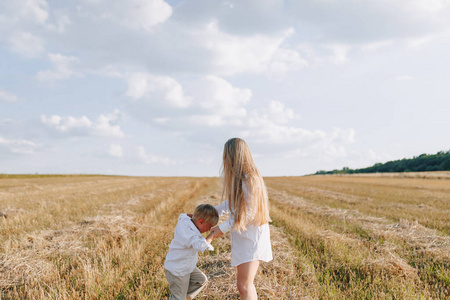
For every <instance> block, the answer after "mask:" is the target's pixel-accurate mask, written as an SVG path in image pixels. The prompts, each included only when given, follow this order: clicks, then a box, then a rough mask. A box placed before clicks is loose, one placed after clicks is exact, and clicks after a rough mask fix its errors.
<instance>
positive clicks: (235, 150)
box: [222, 138, 271, 231]
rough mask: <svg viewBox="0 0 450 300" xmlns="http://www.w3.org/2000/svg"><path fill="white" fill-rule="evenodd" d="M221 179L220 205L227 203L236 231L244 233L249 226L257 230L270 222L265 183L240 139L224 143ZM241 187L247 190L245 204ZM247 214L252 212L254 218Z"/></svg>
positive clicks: (248, 149) (244, 143)
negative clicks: (226, 200) (223, 202)
mask: <svg viewBox="0 0 450 300" xmlns="http://www.w3.org/2000/svg"><path fill="white" fill-rule="evenodd" d="M222 176H223V181H224V185H223V192H222V201H224V200H225V199H228V205H229V208H230V211H231V212H232V213H233V214H234V225H233V228H234V229H235V230H237V231H241V230H246V225H248V224H249V223H250V224H252V225H255V226H260V225H263V224H266V223H268V222H270V221H271V219H270V216H269V201H268V196H267V190H266V186H265V184H264V180H263V178H262V176H261V174H260V173H259V171H258V169H257V168H256V165H255V162H254V161H253V157H252V153H251V152H250V148H249V147H248V145H247V143H246V142H245V141H244V140H243V139H240V138H232V139H229V140H228V141H227V142H226V143H225V146H224V149H223V165H222ZM244 183H245V184H246V186H247V187H248V190H247V197H248V199H247V202H248V203H246V201H245V195H244V188H243V184H244ZM249 210H250V211H252V212H253V214H254V215H253V216H250V215H249V213H250V212H249ZM250 217H253V220H251V219H250V220H249V218H250Z"/></svg>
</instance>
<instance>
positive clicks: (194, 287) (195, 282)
mask: <svg viewBox="0 0 450 300" xmlns="http://www.w3.org/2000/svg"><path fill="white" fill-rule="evenodd" d="M207 282H208V277H206V275H205V274H204V273H203V272H202V271H200V269H199V268H197V267H196V268H195V269H194V271H192V273H191V278H190V280H189V289H188V293H187V296H188V299H194V297H195V296H197V295H198V293H200V291H201V290H202V289H203V288H204V287H205V286H206V283H207Z"/></svg>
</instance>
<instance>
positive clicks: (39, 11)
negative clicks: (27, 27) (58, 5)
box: [0, 0, 49, 24]
mask: <svg viewBox="0 0 450 300" xmlns="http://www.w3.org/2000/svg"><path fill="white" fill-rule="evenodd" d="M0 8H1V10H0V11H1V12H3V14H4V18H8V19H10V20H11V21H15V22H33V23H37V24H43V23H45V22H46V21H47V19H48V17H49V13H48V4H47V1H45V0H20V1H18V0H3V1H1V4H0Z"/></svg>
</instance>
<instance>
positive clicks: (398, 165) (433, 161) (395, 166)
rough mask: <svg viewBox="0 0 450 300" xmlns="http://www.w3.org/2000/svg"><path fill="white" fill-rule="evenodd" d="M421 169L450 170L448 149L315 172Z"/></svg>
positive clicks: (345, 172)
mask: <svg viewBox="0 0 450 300" xmlns="http://www.w3.org/2000/svg"><path fill="white" fill-rule="evenodd" d="M422 171H450V150H447V151H439V152H438V153H436V154H426V153H423V154H421V155H419V156H414V157H413V158H411V159H407V158H403V159H401V160H395V161H388V162H386V163H376V164H374V165H373V166H371V167H367V168H362V169H355V170H353V169H350V168H349V167H343V168H342V170H337V169H335V170H333V171H324V170H320V171H317V172H316V173H315V174H318V175H319V174H352V173H377V172H380V173H382V172H422Z"/></svg>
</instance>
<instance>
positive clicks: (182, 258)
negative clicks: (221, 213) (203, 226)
mask: <svg viewBox="0 0 450 300" xmlns="http://www.w3.org/2000/svg"><path fill="white" fill-rule="evenodd" d="M205 250H210V251H212V250H214V247H213V246H212V245H211V244H210V243H208V242H207V241H206V239H205V238H204V237H203V236H202V234H201V233H200V231H199V230H198V228H197V227H196V226H195V224H194V222H192V220H191V218H189V217H188V215H187V214H180V216H179V217H178V223H177V226H176V227H175V234H174V238H173V240H172V242H171V243H170V245H169V252H168V253H167V256H166V260H165V262H164V268H165V269H166V270H168V271H169V272H170V273H172V274H173V275H175V276H184V275H187V274H190V273H192V271H194V269H195V267H196V265H197V261H198V252H204V251H205Z"/></svg>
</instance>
